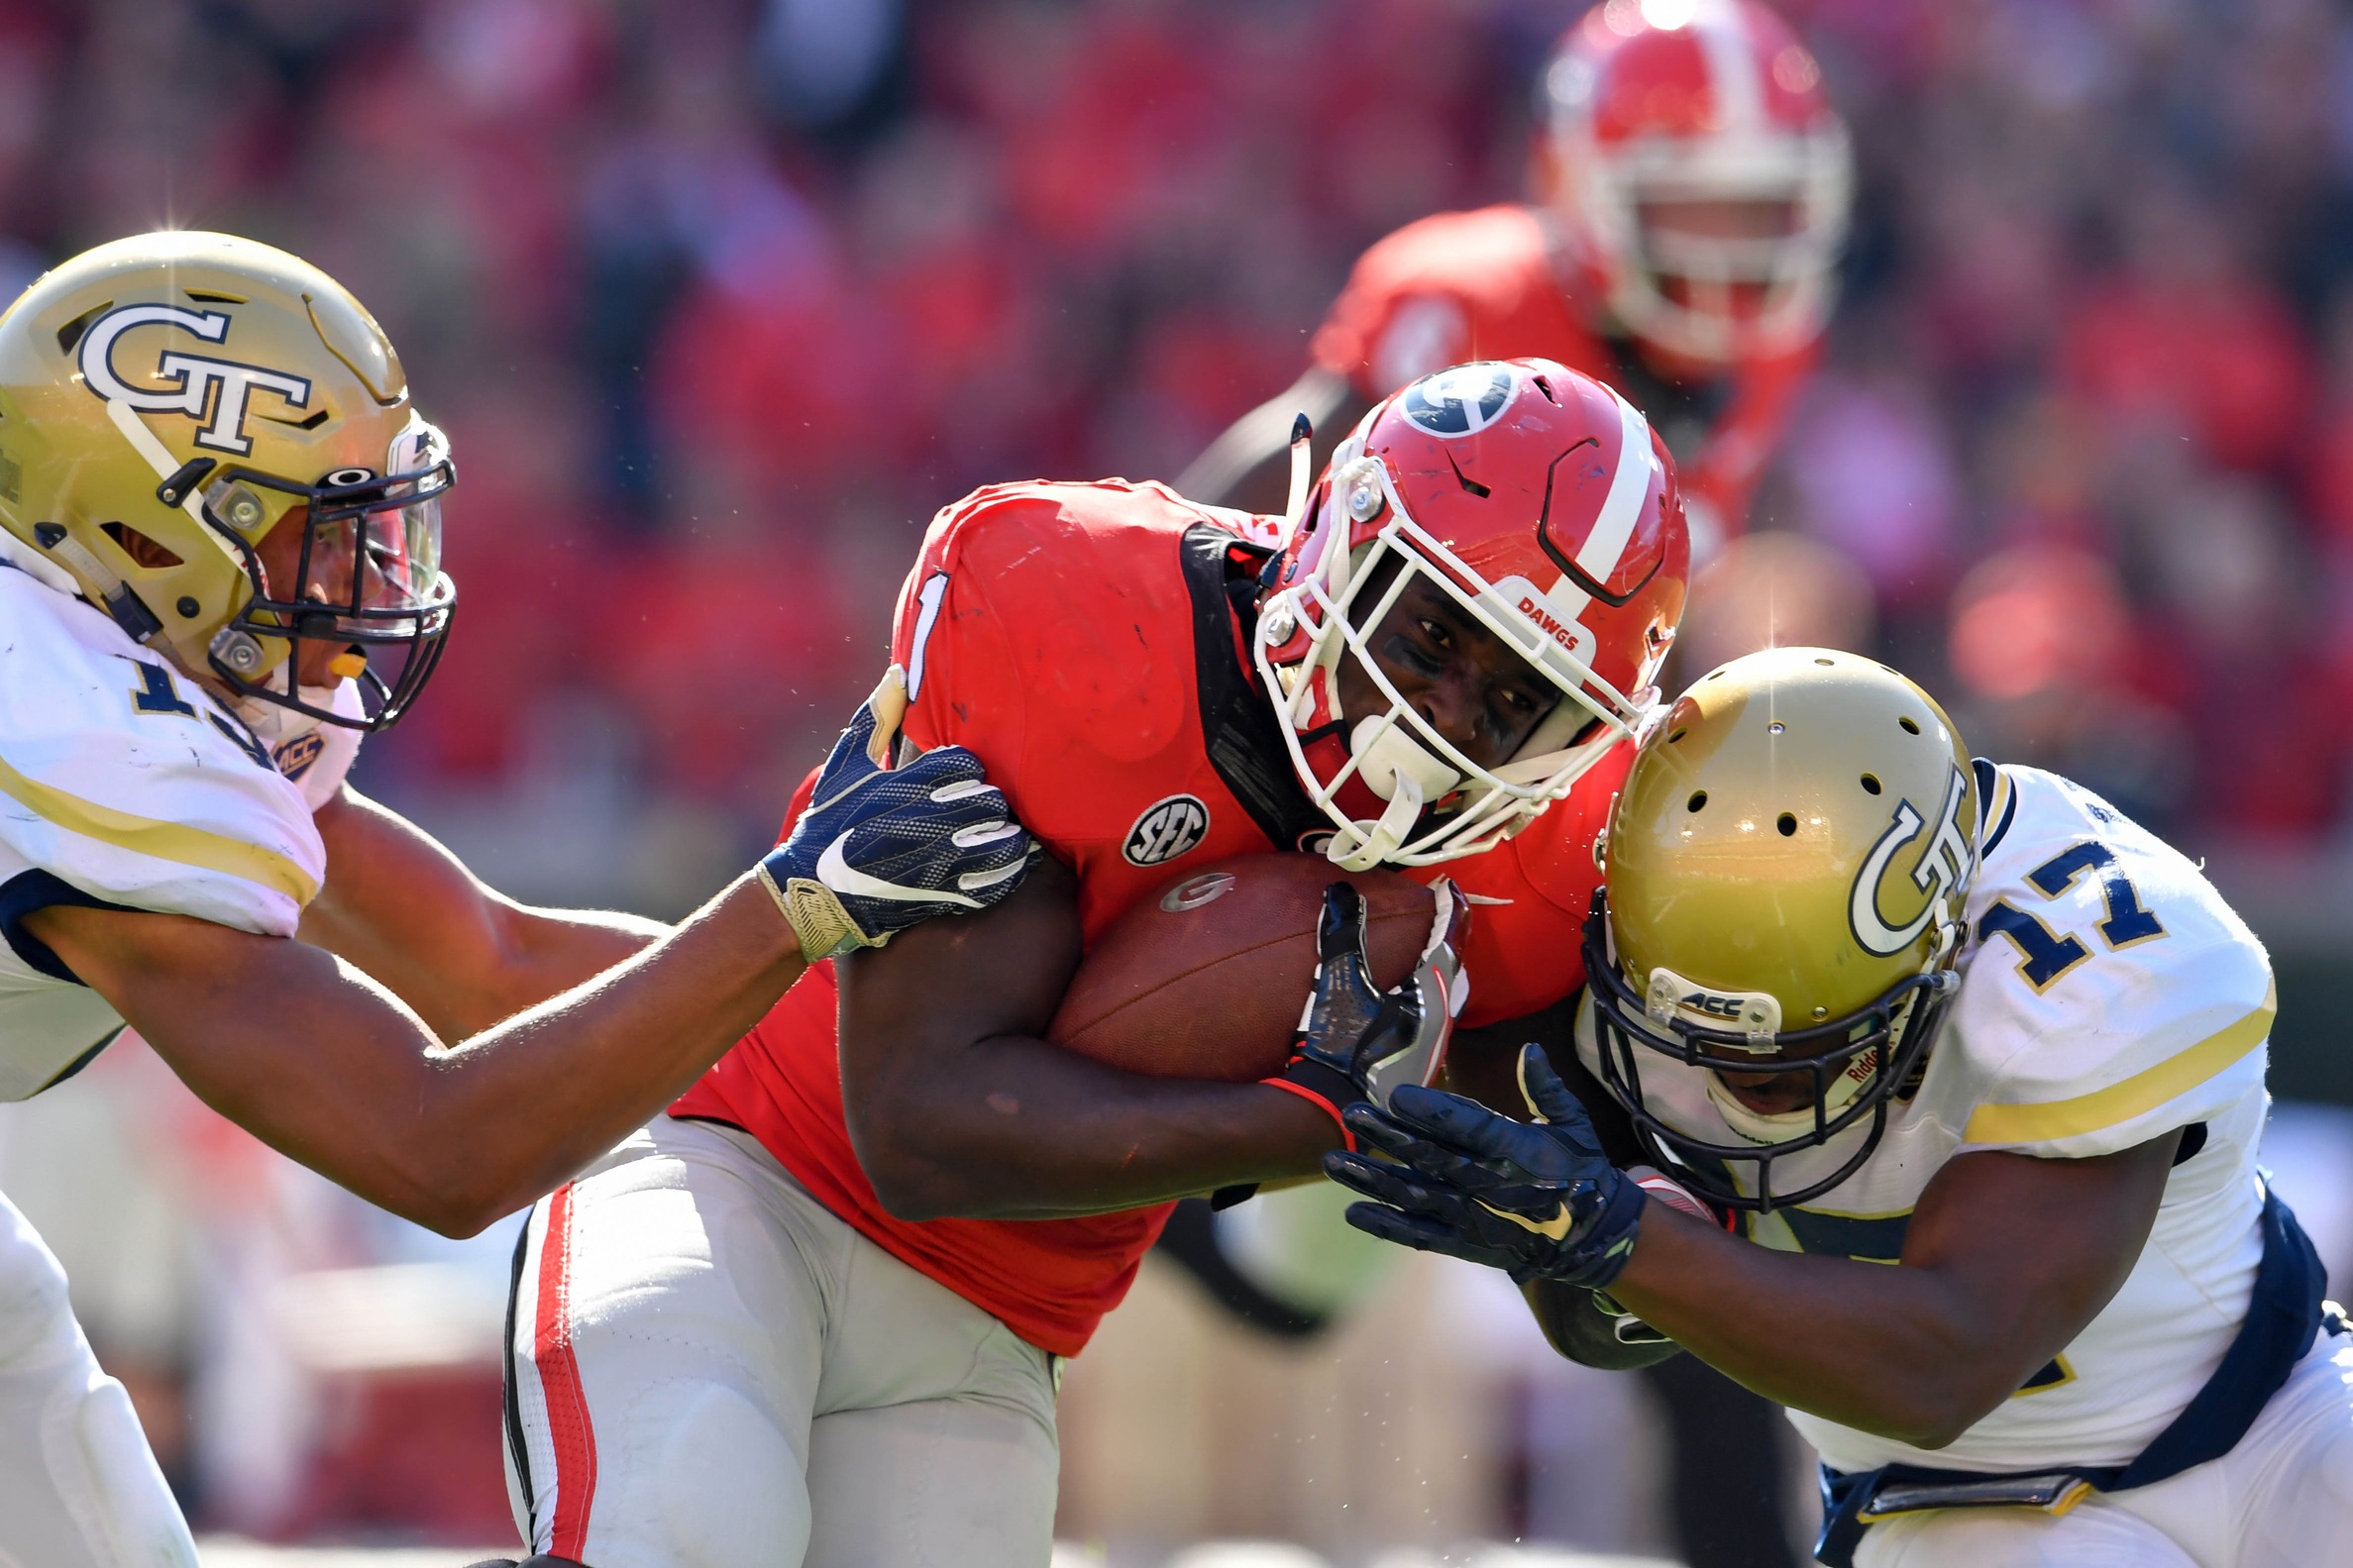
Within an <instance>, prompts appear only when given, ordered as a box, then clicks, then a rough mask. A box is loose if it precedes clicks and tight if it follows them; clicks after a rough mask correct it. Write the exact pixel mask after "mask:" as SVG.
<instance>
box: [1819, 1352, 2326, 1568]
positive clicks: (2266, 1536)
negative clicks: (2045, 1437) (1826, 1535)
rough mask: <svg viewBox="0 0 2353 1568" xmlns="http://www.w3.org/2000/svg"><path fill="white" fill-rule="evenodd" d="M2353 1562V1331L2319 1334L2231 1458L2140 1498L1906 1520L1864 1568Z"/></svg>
mask: <svg viewBox="0 0 2353 1568" xmlns="http://www.w3.org/2000/svg"><path fill="white" fill-rule="evenodd" d="M2325 1563H2353V1335H2343V1334H2340V1335H2337V1336H2335V1337H2333V1338H2332V1337H2331V1336H2329V1335H2327V1334H2322V1335H2320V1336H2319V1338H2318V1340H2317V1341H2316V1342H2315V1343H2314V1344H2313V1346H2312V1348H2311V1349H2310V1350H2309V1351H2307V1352H2306V1353H2305V1355H2304V1358H2303V1360H2301V1361H2300V1362H2299V1363H2297V1367H2296V1370H2295V1371H2294V1372H2293V1373H2291V1374H2290V1375H2289V1378H2288V1382H2287V1383H2286V1384H2285V1385H2284V1386H2283V1387H2282V1388H2281V1390H2280V1392H2279V1393H2277V1394H2275V1395H2273V1396H2272V1398H2271V1403H2270V1404H2268V1405H2266V1406H2265V1407H2264V1408H2263V1413H2262V1414H2261V1415H2259V1416H2257V1417H2256V1419H2255V1424H2254V1425H2253V1426H2252V1427H2250V1428H2249V1429H2248V1432H2247V1435H2246V1436H2244V1437H2242V1438H2240V1439H2239V1443H2238V1446H2237V1447H2236V1448H2233V1449H2232V1450H2231V1451H2230V1452H2229V1453H2227V1454H2224V1455H2223V1456H2222V1457H2221V1458H2219V1459H2215V1460H2211V1461H2209V1462H2208V1463H2206V1464H2202V1465H2198V1466H2196V1467H2194V1468H2193V1469H2190V1470H2185V1471H2183V1472H2182V1473H2181V1474H2180V1475H2178V1476H2174V1477H2172V1478H2171V1479H2169V1480H2165V1481H2160V1482H2157V1483H2156V1484H2155V1485H2153V1486H2145V1487H2137V1488H2135V1489H2134V1490H2132V1491H2130V1492H2116V1493H2097V1492H2095V1493H2093V1494H2092V1495H2091V1496H2090V1497H2088V1498H2086V1500H2085V1501H2084V1502H2082V1503H2081V1504H2078V1505H2077V1506H2076V1507H2075V1508H2074V1509H2072V1510H2070V1511H2069V1512H2068V1513H2066V1514H2064V1515H2060V1516H2052V1515H2049V1514H2045V1513H2043V1512H2042V1511H2040V1510H2038V1509H1947V1510H1944V1511H1941V1512H1938V1513H1930V1514H1910V1515H1904V1516H1899V1517H1897V1518H1892V1519H1889V1520H1887V1521H1886V1522H1884V1523H1880V1524H1873V1525H1872V1527H1871V1528H1869V1529H1867V1530H1865V1531H1864V1532H1863V1544H1862V1545H1861V1546H1860V1547H1859V1548H1857V1550H1856V1553H1855V1565H1856V1568H1988V1565H1993V1564H1998V1565H2000V1568H2317V1565H2320V1564H2325Z"/></svg>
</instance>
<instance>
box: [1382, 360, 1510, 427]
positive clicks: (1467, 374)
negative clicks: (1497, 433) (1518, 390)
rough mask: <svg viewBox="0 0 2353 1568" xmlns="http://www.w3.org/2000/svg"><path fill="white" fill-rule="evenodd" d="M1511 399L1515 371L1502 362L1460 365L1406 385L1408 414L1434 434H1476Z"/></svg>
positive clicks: (1492, 422) (1404, 408)
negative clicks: (1506, 367)
mask: <svg viewBox="0 0 2353 1568" xmlns="http://www.w3.org/2000/svg"><path fill="white" fill-rule="evenodd" d="M1511 400H1512V372H1511V371H1509V370H1507V369H1505V368H1504V367H1503V366H1500V365H1457V366H1454V367H1453V368H1452V369H1450V370H1441V371H1439V372H1438V373H1437V374H1436V375H1425V376H1423V377H1422V379H1420V380H1418V381H1416V382H1415V383H1414V384H1413V385H1411V386H1409V387H1407V388H1406V389H1405V396H1404V398H1403V399H1402V401H1401V403H1400V407H1401V408H1402V409H1403V410H1404V413H1405V417H1406V418H1407V419H1409V420H1411V421H1413V422H1414V423H1415V424H1416V425H1418V426H1420V427H1421V428H1422V429H1424V430H1427V431H1429V432H1430V433H1431V434H1432V435H1434V436H1475V435H1477V434H1478V433H1479V432H1480V431H1482V430H1484V429H1486V428H1487V427H1488V426H1489V425H1492V424H1494V423H1495V421H1496V418H1497V416H1498V415H1500V414H1502V412H1503V409H1504V405H1505V404H1506V403H1509V402H1510V401H1511Z"/></svg>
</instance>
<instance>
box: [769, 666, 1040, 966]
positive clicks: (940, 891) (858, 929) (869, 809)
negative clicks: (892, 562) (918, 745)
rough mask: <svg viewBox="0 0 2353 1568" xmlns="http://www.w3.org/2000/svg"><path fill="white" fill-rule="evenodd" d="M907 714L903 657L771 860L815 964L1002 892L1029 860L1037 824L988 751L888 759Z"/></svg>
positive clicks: (776, 887)
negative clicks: (1002, 786) (991, 770)
mask: <svg viewBox="0 0 2353 1568" xmlns="http://www.w3.org/2000/svg"><path fill="white" fill-rule="evenodd" d="M906 713H907V677H906V675H905V674H904V673H903V672H902V671H901V670H900V669H899V667H898V666H896V665H894V666H892V667H891V672H890V674H889V675H887V676H885V677H884V678H883V683H882V684H881V685H879V686H877V687H876V688H875V692H874V695H873V696H871V697H868V698H867V699H866V704H865V706H863V707H861V708H859V709H858V712H857V716H856V717H854V718H853V719H851V720H850V727H849V728H848V729H846V730H844V731H842V734H841V739H840V740H838V741H836V742H835V743H834V746H833V752H832V755H830V756H828V757H827V758H826V759H825V767H824V770H823V771H822V772H821V773H819V774H818V776H817V786H816V792H815V793H814V794H813V795H811V796H810V798H809V802H808V809H806V810H805V811H803V812H802V813H801V819H800V820H799V821H798V822H795V823H794V824H793V832H792V836H791V837H789V838H787V839H786V840H785V841H784V842H783V843H782V844H779V845H778V846H777V847H776V848H775V849H773V850H771V851H770V852H769V853H768V856H767V858H766V859H764V860H762V861H761V862H760V881H761V882H762V883H764V884H766V885H767V888H768V890H769V892H770V893H772V894H773V895H774V896H775V898H776V901H777V906H778V907H779V908H781V909H783V910H784V912H785V918H786V919H787V920H790V921H791V922H792V923H793V931H794V934H795V935H797V936H799V937H800V938H801V951H802V956H803V957H805V958H806V959H807V960H808V961H809V962H810V963H812V964H813V963H815V962H816V961H817V960H819V959H824V958H835V957H838V956H840V955H841V954H843V953H848V952H852V951H855V950H856V949H858V948H862V947H881V946H882V945H883V944H884V943H885V942H888V941H890V940H891V938H892V937H893V936H894V935H896V934H897V933H899V932H901V931H904V930H906V929H907V928H908V927H909V926H910V925H919V924H921V923H922V922H923V921H925V920H928V919H930V918H931V917H932V916H933V915H937V914H947V913H951V912H953V911H956V910H966V909H986V908H989V907H990V906H991V905H993V904H997V903H1000V902H1003V901H1004V900H1005V899H1006V898H1008V897H1010V896H1011V895H1012V893H1013V891H1014V889H1016V888H1018V887H1020V885H1021V878H1022V875H1023V873H1025V872H1026V871H1027V870H1028V867H1029V853H1030V840H1029V834H1028V832H1027V831H1026V830H1024V829H1023V828H1022V826H1021V825H1020V824H1019V823H1018V822H1016V821H1015V820H1014V819H1013V811H1012V809H1011V808H1010V807H1009V806H1007V804H1006V802H1005V795H1004V793H1003V792H1002V791H1000V790H999V789H998V788H997V786H996V785H995V784H990V783H989V782H988V781H987V780H986V779H984V778H983V777H982V768H981V760H980V759H979V758H978V757H975V756H974V755H973V754H972V753H970V752H968V751H966V750H965V749H964V748H963V747H961V746H942V747H939V748H937V749H936V750H933V751H928V752H922V753H920V754H917V755H915V756H912V757H908V758H905V759H904V760H902V761H901V762H900V764H899V766H898V767H896V768H893V767H889V766H887V764H888V763H889V762H890V760H891V754H892V751H893V749H894V748H893V743H894V741H895V740H896V738H897V736H898V733H899V721H900V720H901V718H903V717H904V716H905V715H906Z"/></svg>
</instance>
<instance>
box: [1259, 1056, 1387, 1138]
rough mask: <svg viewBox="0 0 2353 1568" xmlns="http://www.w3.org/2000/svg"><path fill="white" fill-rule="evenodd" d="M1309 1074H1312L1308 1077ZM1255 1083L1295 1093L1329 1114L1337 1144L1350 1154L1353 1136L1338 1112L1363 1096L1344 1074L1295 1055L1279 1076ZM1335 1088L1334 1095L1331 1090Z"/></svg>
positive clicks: (1291, 1093)
mask: <svg viewBox="0 0 2353 1568" xmlns="http://www.w3.org/2000/svg"><path fill="white" fill-rule="evenodd" d="M1303 1069H1304V1070H1305V1071H1302V1070H1303ZM1311 1074H1313V1075H1316V1076H1315V1077H1310V1076H1309V1075H1311ZM1303 1080H1304V1082H1303ZM1258 1082H1259V1083H1261V1084H1264V1085H1265V1086H1266V1087H1267V1088H1269V1089H1279V1090H1281V1091H1282V1092H1283V1093H1284V1094H1286V1095H1297V1096H1298V1097H1299V1098H1301V1099H1304V1100H1306V1101H1307V1102H1308V1103H1309V1104H1311V1105H1313V1106H1315V1107H1316V1108H1317V1109H1318V1110H1321V1111H1322V1112H1324V1114H1325V1115H1327V1116H1330V1117H1331V1118H1332V1122H1333V1125H1334V1126H1336V1127H1337V1128H1339V1136H1340V1141H1341V1143H1342V1144H1343V1145H1345V1146H1346V1148H1347V1151H1348V1152H1349V1153H1350V1154H1354V1153H1355V1152H1356V1135H1355V1134H1354V1133H1353V1132H1350V1131H1349V1130H1348V1124H1347V1122H1346V1121H1345V1120H1344V1119H1343V1118H1342V1117H1341V1116H1340V1113H1339V1112H1340V1107H1341V1106H1342V1105H1347V1104H1355V1103H1358V1102H1360V1101H1361V1100H1362V1099H1363V1098H1364V1097H1363V1096H1362V1095H1359V1094H1357V1093H1356V1092H1355V1086H1354V1085H1353V1084H1350V1083H1349V1082H1348V1081H1347V1078H1346V1077H1345V1075H1343V1074H1340V1073H1338V1072H1336V1071H1334V1070H1333V1069H1331V1068H1329V1067H1325V1066H1323V1065H1321V1064H1320V1063H1316V1062H1309V1061H1306V1060H1304V1059H1303V1058H1300V1057H1296V1056H1295V1057H1293V1058H1292V1059H1291V1065H1290V1066H1289V1067H1286V1068H1284V1069H1283V1072H1282V1075H1281V1076H1280V1077H1277V1078H1262V1079H1260V1080H1258ZM1336 1090H1337V1094H1335V1093H1334V1091H1336Z"/></svg>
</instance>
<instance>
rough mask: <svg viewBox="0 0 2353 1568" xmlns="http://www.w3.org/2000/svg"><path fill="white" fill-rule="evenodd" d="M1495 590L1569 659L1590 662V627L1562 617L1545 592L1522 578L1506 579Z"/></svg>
mask: <svg viewBox="0 0 2353 1568" xmlns="http://www.w3.org/2000/svg"><path fill="white" fill-rule="evenodd" d="M1495 591H1496V592H1498V593H1500V594H1502V595H1504V597H1506V598H1507V599H1509V600H1511V604H1512V608H1513V609H1516V610H1518V611H1519V612H1520V613H1521V614H1522V615H1525V616H1527V617H1528V618H1529V619H1530V620H1531V621H1534V622H1535V623H1536V625H1537V627H1538V629H1539V630H1541V631H1542V632H1543V633H1544V634H1545V635H1546V636H1547V637H1550V638H1551V639H1552V641H1554V642H1556V643H1558V644H1559V645H1560V646H1561V648H1562V649H1563V650H1564V651H1565V652H1566V653H1567V654H1568V656H1569V657H1570V658H1572V659H1575V660H1578V661H1580V662H1583V663H1588V664H1589V663H1591V662H1592V659H1593V628H1591V627H1590V626H1587V625H1586V624H1585V623H1584V622H1582V621H1580V620H1578V619H1577V618H1576V617H1575V616H1574V615H1569V614H1565V613H1563V612H1562V609H1561V607H1560V606H1559V605H1557V604H1555V603H1553V602H1552V601H1551V598H1549V597H1547V596H1546V593H1545V590H1544V589H1542V588H1540V587H1538V586H1537V585H1536V584H1535V583H1533V582H1531V581H1529V580H1528V579H1527V578H1526V577H1506V578H1504V579H1503V580H1502V581H1501V582H1498V583H1496V584H1495Z"/></svg>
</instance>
